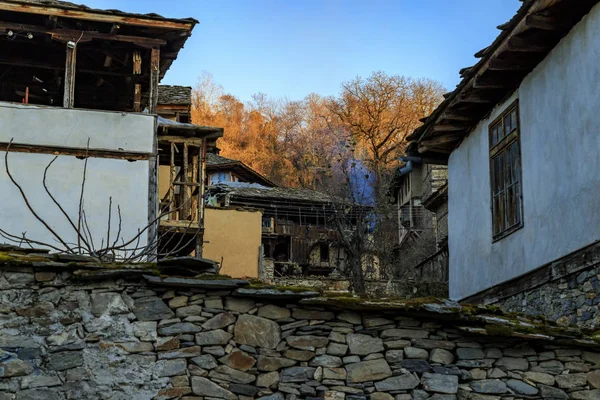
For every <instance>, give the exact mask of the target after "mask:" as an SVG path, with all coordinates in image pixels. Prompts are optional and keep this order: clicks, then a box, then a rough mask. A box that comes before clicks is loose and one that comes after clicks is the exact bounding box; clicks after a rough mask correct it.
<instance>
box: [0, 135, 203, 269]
mask: <svg viewBox="0 0 600 400" xmlns="http://www.w3.org/2000/svg"><path fill="white" fill-rule="evenodd" d="M12 142H13V139H11V140H10V142H9V144H8V146H7V149H6V153H5V157H4V165H5V168H6V172H7V175H8V177H9V178H10V180H11V182H12V184H13V185H14V186H15V187H16V188H17V189H18V190H19V193H20V194H21V197H22V198H23V201H24V202H25V205H26V207H27V209H28V210H29V212H30V213H31V214H32V215H33V216H34V217H35V218H36V220H38V221H39V222H40V223H41V224H42V225H43V226H44V227H45V228H46V230H48V231H49V232H50V233H51V235H52V236H53V240H55V241H56V242H58V243H59V244H60V246H59V245H54V244H51V243H47V242H44V241H41V240H36V239H34V238H30V237H28V236H27V232H22V234H21V235H20V236H18V235H15V234H12V233H10V232H7V231H6V230H4V229H0V237H3V238H4V239H6V240H9V241H11V242H13V243H18V244H19V245H23V244H24V243H25V244H27V245H28V246H30V247H33V246H32V245H38V246H43V247H47V248H50V249H52V250H54V251H56V252H58V253H66V254H81V255H87V256H90V257H93V258H95V259H96V260H97V261H98V262H105V261H109V262H114V261H122V262H133V261H145V260H146V259H147V258H149V257H154V256H160V257H169V256H171V255H172V254H176V253H178V252H180V251H181V250H183V249H185V248H187V247H188V246H189V244H191V243H192V242H193V241H194V240H197V235H196V234H195V233H194V234H191V239H190V240H189V241H187V242H186V243H185V244H184V245H181V243H182V241H183V240H184V238H185V237H186V236H187V235H188V234H189V233H190V228H191V226H192V224H193V223H194V221H193V220H190V221H189V223H188V224H187V226H186V228H185V230H184V231H183V232H182V233H180V235H181V238H180V239H179V241H178V242H177V244H176V245H175V246H174V248H172V249H171V250H166V249H167V246H168V244H169V243H170V242H171V240H172V239H173V237H174V236H173V235H171V237H170V238H169V239H168V240H167V241H166V243H164V244H163V246H162V248H161V249H160V250H159V249H158V247H159V246H160V241H161V239H162V238H163V237H165V236H167V235H170V234H171V233H172V232H173V230H174V228H170V229H169V230H167V231H166V232H165V233H164V234H163V235H162V236H161V237H159V236H158V235H157V236H156V237H153V238H148V241H147V243H146V244H144V245H140V241H141V239H142V235H143V234H144V232H146V231H147V230H148V229H149V228H150V227H153V226H154V227H157V226H158V224H159V221H160V220H161V219H162V218H164V217H166V216H168V215H170V214H173V213H176V212H178V211H180V210H181V209H183V208H184V207H186V206H188V205H189V204H190V203H191V201H192V199H191V198H190V199H188V200H187V201H185V202H183V203H182V204H180V205H179V206H177V207H173V209H170V208H171V207H170V206H171V204H172V203H169V204H167V205H166V207H167V211H165V212H161V213H160V214H159V215H158V216H157V217H156V218H155V219H153V220H152V221H150V222H149V223H148V224H147V225H146V226H143V227H142V228H138V229H137V234H136V235H134V236H133V237H132V238H130V239H128V240H125V239H124V238H122V237H121V235H122V226H123V218H122V214H121V207H120V205H118V204H117V214H118V230H117V236H116V238H115V239H114V241H113V242H112V243H111V241H110V239H111V231H112V223H113V221H112V209H113V200H112V197H109V205H108V220H107V231H106V232H107V233H106V238H104V237H103V238H101V244H100V248H96V246H95V244H94V237H93V234H92V230H91V229H90V224H89V221H88V216H87V214H86V212H85V207H84V198H85V188H86V176H87V162H88V157H87V154H88V149H89V139H88V143H87V148H86V157H85V161H84V168H83V175H82V181H81V190H80V194H79V205H78V218H77V225H75V222H74V220H73V218H72V217H71V216H70V215H69V214H68V213H67V211H66V210H65V208H64V207H63V205H62V204H61V203H60V202H59V201H58V200H57V199H56V197H55V196H54V195H53V194H52V192H51V191H50V189H49V187H48V184H47V177H48V172H49V170H50V167H51V166H52V165H53V164H54V162H55V161H56V159H57V158H58V156H56V157H54V158H53V159H52V160H51V161H50V163H49V164H48V165H47V166H46V167H45V169H44V175H43V180H42V185H43V187H44V190H45V192H46V194H47V196H48V197H49V198H50V200H51V201H52V203H53V204H54V205H55V206H56V207H57V208H58V209H59V211H60V214H61V215H62V216H63V217H64V218H65V219H66V220H67V222H68V226H70V227H71V229H72V230H73V231H74V232H75V234H76V236H77V243H70V242H68V241H67V240H65V239H64V238H62V237H61V236H60V235H59V234H58V233H57V232H56V231H55V230H54V229H53V228H52V227H51V226H50V224H49V223H48V222H47V221H46V220H45V219H44V218H42V217H41V216H40V214H38V213H37V212H36V211H35V209H34V208H33V206H32V205H31V202H30V200H29V198H28V197H27V195H26V194H25V191H24V190H23V188H22V186H21V185H20V184H19V183H18V182H17V180H16V179H15V178H14V176H13V174H12V173H11V170H10V165H9V161H8V153H9V151H10V146H11V144H12ZM119 240H120V243H119ZM105 243H106V245H105ZM132 244H133V247H129V246H130V245H132Z"/></svg>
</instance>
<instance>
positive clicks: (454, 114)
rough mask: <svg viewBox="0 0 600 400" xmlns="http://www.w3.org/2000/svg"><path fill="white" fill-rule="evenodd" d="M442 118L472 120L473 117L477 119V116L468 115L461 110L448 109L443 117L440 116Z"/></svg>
mask: <svg viewBox="0 0 600 400" xmlns="http://www.w3.org/2000/svg"><path fill="white" fill-rule="evenodd" d="M442 119H446V120H449V121H472V120H473V119H475V117H473V116H470V115H467V114H461V113H459V112H455V111H446V112H445V113H443V114H442V117H441V118H440V120H442Z"/></svg>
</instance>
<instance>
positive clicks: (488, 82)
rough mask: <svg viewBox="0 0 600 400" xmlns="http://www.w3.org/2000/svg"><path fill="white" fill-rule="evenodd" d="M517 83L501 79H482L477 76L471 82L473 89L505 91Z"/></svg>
mask: <svg viewBox="0 0 600 400" xmlns="http://www.w3.org/2000/svg"><path fill="white" fill-rule="evenodd" d="M517 82H518V81H516V80H507V79H506V78H503V77H493V76H492V77H490V76H488V77H483V76H477V77H475V79H474V80H473V88H475V89H506V88H510V87H513V86H514V85H515V84H516V83H517Z"/></svg>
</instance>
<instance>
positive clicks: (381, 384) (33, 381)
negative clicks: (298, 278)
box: [0, 266, 600, 400]
mask: <svg viewBox="0 0 600 400" xmlns="http://www.w3.org/2000/svg"><path fill="white" fill-rule="evenodd" d="M93 276H94V275H93V274H89V275H88V279H89V278H90V277H92V278H93ZM99 276H101V275H99ZM157 279H158V278H157ZM166 281H167V280H165V282H166ZM189 281H190V280H183V279H181V280H177V279H173V280H171V281H169V282H171V284H180V285H184V284H187V283H189ZM186 282H187V283H186ZM232 290H234V289H203V288H199V287H168V286H162V285H154V286H152V285H150V284H149V283H148V282H147V281H146V280H145V279H144V278H141V277H139V276H138V277H137V278H131V279H116V278H111V279H106V280H96V281H94V280H88V281H75V280H74V279H73V275H72V272H67V271H63V272H60V271H48V270H46V269H35V266H34V267H6V266H0V400H42V399H43V400H55V399H90V400H91V399H127V400H136V399H164V400H166V399H187V400H200V399H226V400H238V399H239V400H249V399H252V398H262V399H263V400H284V399H285V400H296V399H308V400H314V399H315V398H319V397H320V398H325V399H328V400H369V399H371V400H409V399H432V400H453V399H473V400H497V399H500V398H502V399H513V400H516V399H526V398H527V399H530V398H546V399H568V398H573V399H599V398H600V352H598V350H596V351H594V350H593V349H594V347H593V346H592V347H582V346H567V345H558V344H555V343H554V344H553V343H552V342H547V341H543V340H533V339H530V340H526V339H514V338H508V337H503V336H497V337H493V336H481V335H473V334H469V333H466V332H464V330H463V329H461V326H460V325H458V324H457V323H456V322H454V321H453V318H448V317H446V319H445V318H444V315H443V313H441V314H440V316H439V318H435V319H433V318H430V317H427V318H423V319H418V318H416V317H415V316H412V317H410V316H407V315H405V314H406V313H404V312H402V311H398V310H392V311H368V312H363V313H357V312H353V311H347V310H346V311H344V310H341V309H336V308H331V307H315V306H309V305H306V304H302V303H301V302H298V301H296V300H289V299H278V295H277V293H272V295H271V298H270V299H264V298H252V297H239V296H234V295H232ZM235 293H237V294H239V291H236V292H235ZM245 293H246V294H247V295H248V296H252V295H256V292H253V291H252V290H247V291H246V292H245ZM253 293H254V294H253ZM474 331H477V330H476V329H475V330H474ZM498 335H500V333H498ZM528 337H531V338H533V337H536V335H530V336H528ZM540 337H541V336H540ZM586 343H587V344H590V342H586Z"/></svg>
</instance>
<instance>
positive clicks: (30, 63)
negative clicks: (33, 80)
mask: <svg viewBox="0 0 600 400" xmlns="http://www.w3.org/2000/svg"><path fill="white" fill-rule="evenodd" d="M0 65H13V66H15V67H24V68H34V69H47V70H52V71H62V70H64V69H65V67H64V65H61V66H58V65H57V66H54V65H44V64H41V63H39V62H34V61H27V60H18V59H7V58H0ZM77 72H78V73H79V74H96V75H106V76H121V77H129V76H131V74H127V73H124V72H115V71H105V70H101V69H98V70H96V69H87V68H79V69H77Z"/></svg>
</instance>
